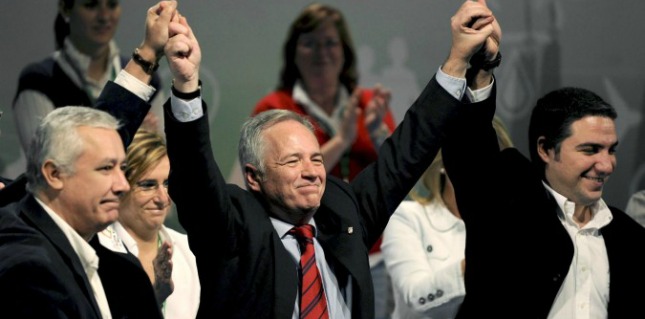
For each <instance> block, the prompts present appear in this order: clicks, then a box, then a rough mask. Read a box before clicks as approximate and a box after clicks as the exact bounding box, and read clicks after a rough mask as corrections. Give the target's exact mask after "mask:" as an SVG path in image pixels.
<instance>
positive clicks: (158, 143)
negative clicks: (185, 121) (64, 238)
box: [99, 130, 200, 318]
mask: <svg viewBox="0 0 645 319" xmlns="http://www.w3.org/2000/svg"><path fill="white" fill-rule="evenodd" d="M126 162H127V167H126V169H125V174H126V178H127V179H128V182H129V183H130V191H129V192H128V193H126V194H125V196H124V197H123V198H122V200H121V209H120V212H119V221H118V222H116V223H115V224H114V225H112V227H109V228H108V229H106V230H105V231H103V232H101V233H100V235H101V236H100V237H99V238H100V239H101V243H102V244H103V245H104V246H106V247H108V248H110V249H112V250H116V251H124V250H125V248H127V250H128V251H130V252H131V253H132V254H134V255H135V256H137V257H138V258H139V261H141V264H142V266H143V268H144V270H145V271H146V273H147V274H148V277H149V278H150V281H151V282H152V284H153V285H154V286H155V289H156V291H157V293H158V299H159V301H160V306H161V310H162V312H163V314H164V317H165V318H195V317H196V316H197V309H198V308H199V298H200V284H199V277H198V274H197V264H196V262H195V256H194V255H193V253H192V252H191V251H190V249H189V248H188V238H187V236H186V235H185V234H182V233H179V232H177V231H175V230H173V229H171V228H168V227H166V226H164V221H165V219H166V216H168V212H169V211H170V205H171V200H170V197H169V196H168V174H169V173H170V163H169V161H168V155H167V153H166V144H165V142H164V140H163V139H162V137H161V136H159V135H158V134H157V133H153V132H149V131H145V130H139V131H138V132H137V134H136V135H135V136H134V139H133V140H132V144H130V146H129V147H128V150H127V160H126ZM167 253H170V256H171V259H170V263H169V264H170V265H168V263H166V262H164V259H168V256H167V255H166V254H167ZM155 262H156V263H157V265H156V266H155V265H154V263H155ZM155 270H156V273H155ZM169 277H170V278H171V279H172V281H169V280H168V279H169ZM169 286H170V287H169ZM173 288H174V289H173ZM123 289H127V286H124V287H123ZM160 290H161V293H160ZM164 290H165V292H166V293H165V294H164V292H163V291H164ZM168 292H172V293H171V294H170V296H168V298H164V296H165V295H167V293H168ZM159 295H162V296H159ZM164 299H165V301H164Z"/></svg>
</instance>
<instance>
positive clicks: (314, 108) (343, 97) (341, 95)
mask: <svg viewBox="0 0 645 319" xmlns="http://www.w3.org/2000/svg"><path fill="white" fill-rule="evenodd" d="M291 96H292V98H293V100H294V101H295V102H296V103H298V104H300V105H302V107H303V108H304V109H305V111H306V112H307V114H309V115H310V116H312V117H314V118H315V119H316V120H317V121H319V122H321V123H322V124H323V125H324V126H325V127H327V128H328V129H329V130H331V131H330V132H326V133H327V134H328V135H329V136H334V135H335V134H336V132H337V131H338V126H339V124H340V118H341V115H342V114H343V113H342V111H343V109H344V106H345V105H346V104H347V102H348V101H349V92H347V89H345V87H344V86H342V85H341V86H340V87H339V89H338V97H337V100H336V107H335V108H334V112H333V113H332V114H331V116H329V115H327V113H325V111H323V109H322V108H321V107H320V106H318V104H316V103H315V102H314V101H312V100H311V98H309V95H308V94H307V92H306V91H305V88H304V86H303V85H302V83H301V82H300V81H296V83H295V84H294V85H293V92H292V93H291Z"/></svg>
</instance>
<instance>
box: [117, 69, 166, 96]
mask: <svg viewBox="0 0 645 319" xmlns="http://www.w3.org/2000/svg"><path fill="white" fill-rule="evenodd" d="M114 83H116V84H118V85H120V86H122V87H124V88H125V89H126V90H128V91H130V92H132V93H133V94H135V95H136V96H138V97H139V98H141V99H142V100H144V101H150V97H152V95H153V94H154V93H155V91H156V89H155V88H154V87H153V86H151V85H148V84H146V83H143V82H141V80H139V79H137V78H136V77H134V76H133V75H131V74H130V73H128V72H127V71H125V70H121V71H120V72H119V74H118V75H117V77H116V79H114Z"/></svg>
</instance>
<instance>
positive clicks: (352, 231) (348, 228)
mask: <svg viewBox="0 0 645 319" xmlns="http://www.w3.org/2000/svg"><path fill="white" fill-rule="evenodd" d="M347 233H348V234H353V233H354V227H352V226H349V227H347Z"/></svg>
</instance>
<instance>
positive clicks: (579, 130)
mask: <svg viewBox="0 0 645 319" xmlns="http://www.w3.org/2000/svg"><path fill="white" fill-rule="evenodd" d="M453 30H454V29H453ZM453 38H454V37H453ZM489 44H490V45H489ZM497 50H498V46H497V44H496V43H492V42H491V43H489V42H487V43H486V46H485V48H484V51H485V52H487V54H488V55H491V56H492V55H497V54H498V51H497ZM492 70H493V69H490V70H489V71H488V72H490V73H492ZM480 72H482V73H485V72H487V71H486V70H480ZM462 110H463V113H462V115H463V117H461V118H460V120H461V123H460V127H462V128H463V129H461V130H457V131H455V132H454V134H450V135H449V137H448V139H447V140H446V144H445V145H444V148H443V150H442V152H443V156H444V163H445V166H446V169H447V172H448V175H449V176H450V180H451V181H452V183H453V185H454V188H455V193H456V198H457V205H458V206H459V212H460V214H461V217H462V218H463V220H464V222H465V224H466V229H467V236H466V252H465V253H466V258H465V260H466V268H465V269H466V271H465V285H466V296H465V299H464V302H463V304H462V306H461V308H460V311H459V314H458V316H457V318H488V317H491V318H493V317H494V318H645V310H644V309H643V307H642V300H643V298H644V297H645V294H643V293H642V292H641V290H640V289H638V288H639V287H643V286H644V285H645V272H643V269H645V250H644V249H643V247H645V229H644V228H643V227H642V226H640V225H639V224H638V223H636V222H635V221H634V220H632V219H631V218H629V217H628V216H627V215H626V214H625V213H624V212H622V211H620V210H618V209H616V208H614V207H611V206H608V204H607V203H605V202H604V201H603V199H602V191H603V188H604V186H605V184H606V183H607V181H608V180H609V177H610V176H611V174H612V173H613V171H614V168H615V166H616V154H615V152H616V147H617V145H618V136H617V134H616V125H615V118H616V116H617V114H616V111H615V110H614V109H613V108H612V107H611V105H609V104H608V103H606V102H605V101H603V100H602V99H601V98H600V97H599V96H598V95H596V94H594V93H592V92H590V91H588V90H585V89H580V88H563V89H559V90H555V91H553V92H550V93H548V94H546V95H545V96H543V97H542V98H540V99H539V100H538V101H537V104H536V106H535V107H534V109H533V112H532V114H531V119H530V124H529V134H528V135H529V151H530V155H531V160H530V161H529V160H528V159H527V158H525V157H524V156H523V155H521V154H520V153H519V152H518V151H517V150H516V149H514V148H509V149H505V150H503V151H500V149H499V146H498V142H497V136H496V134H495V131H494V130H493V128H492V127H491V119H492V118H493V115H494V113H495V107H494V104H486V105H466V106H465V107H463V108H462Z"/></svg>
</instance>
